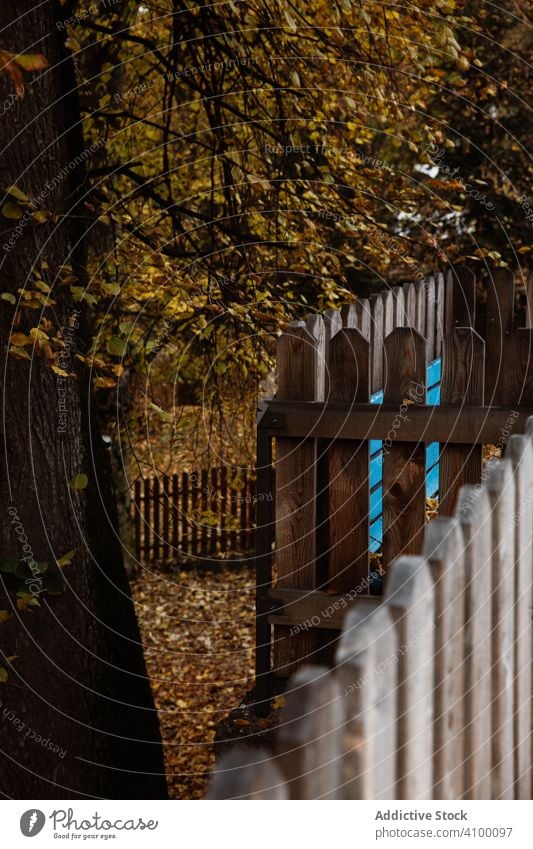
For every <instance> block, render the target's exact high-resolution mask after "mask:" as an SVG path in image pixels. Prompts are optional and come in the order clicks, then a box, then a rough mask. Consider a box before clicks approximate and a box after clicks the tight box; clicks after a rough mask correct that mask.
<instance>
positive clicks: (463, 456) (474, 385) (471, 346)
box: [439, 327, 485, 516]
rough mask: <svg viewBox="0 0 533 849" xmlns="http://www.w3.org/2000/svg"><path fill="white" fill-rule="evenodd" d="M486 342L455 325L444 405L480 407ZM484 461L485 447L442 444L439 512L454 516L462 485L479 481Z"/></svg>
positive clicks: (447, 353) (446, 352)
mask: <svg viewBox="0 0 533 849" xmlns="http://www.w3.org/2000/svg"><path fill="white" fill-rule="evenodd" d="M484 362H485V345H484V342H483V339H481V337H480V336H478V334H477V333H476V332H475V330H472V328H469V327H463V328H455V329H454V330H453V331H452V332H451V333H450V334H449V335H448V336H446V338H445V339H444V342H443V351H442V377H441V404H442V405H446V406H450V407H457V416H458V417H460V416H462V414H463V410H464V408H465V407H466V406H468V405H471V406H481V405H482V404H483V391H484V389H483V388H484V382H485V375H484ZM482 463H483V455H482V446H481V445H479V444H477V445H475V444H472V445H471V446H464V445H450V444H447V443H443V444H441V449H440V473H439V474H440V477H439V490H440V491H439V514H441V515H443V516H445V515H451V514H452V513H453V509H454V506H455V502H456V501H457V495H458V493H459V490H460V488H461V486H462V485H463V484H465V483H479V481H480V480H481V469H482Z"/></svg>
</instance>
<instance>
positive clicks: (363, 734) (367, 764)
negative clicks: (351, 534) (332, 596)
mask: <svg viewBox="0 0 533 849" xmlns="http://www.w3.org/2000/svg"><path fill="white" fill-rule="evenodd" d="M398 657H399V656H398V638H397V635H396V629H395V628H394V627H393V623H392V620H391V616H390V612H389V610H388V608H387V607H386V605H383V604H381V605H380V606H379V607H374V606H373V605H372V604H371V603H370V599H362V600H361V601H360V602H358V603H357V604H356V605H355V606H354V607H353V608H351V609H350V611H349V612H348V614H347V616H346V619H345V624H344V629H343V633H342V635H341V638H340V641H339V645H338V648H337V653H336V658H335V664H336V666H335V669H336V675H337V677H338V679H339V682H340V684H341V686H342V691H343V707H344V724H343V726H342V751H343V760H342V784H343V794H342V795H343V798H344V799H374V800H375V799H394V798H399V797H397V796H395V792H396V753H397V733H396V716H397V715H398V713H397V710H396V693H397V665H398Z"/></svg>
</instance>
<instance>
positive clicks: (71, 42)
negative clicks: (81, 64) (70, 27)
mask: <svg viewBox="0 0 533 849" xmlns="http://www.w3.org/2000/svg"><path fill="white" fill-rule="evenodd" d="M65 47H68V48H69V50H72V52H73V53H77V52H78V50H80V49H81V48H80V45H79V43H78V42H77V41H76V39H75V38H72V36H71V37H70V38H67V39H66V41H65Z"/></svg>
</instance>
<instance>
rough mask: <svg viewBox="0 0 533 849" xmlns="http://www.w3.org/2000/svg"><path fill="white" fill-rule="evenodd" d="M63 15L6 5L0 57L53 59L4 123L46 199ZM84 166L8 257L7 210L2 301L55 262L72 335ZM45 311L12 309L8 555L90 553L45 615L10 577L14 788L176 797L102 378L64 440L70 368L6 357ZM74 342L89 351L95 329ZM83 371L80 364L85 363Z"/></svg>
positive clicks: (19, 171)
mask: <svg viewBox="0 0 533 849" xmlns="http://www.w3.org/2000/svg"><path fill="white" fill-rule="evenodd" d="M62 17H64V13H62V12H61V7H60V5H59V3H55V2H54V0H45V2H41V3H35V1H34V0H17V2H16V3H2V4H0V48H2V49H6V50H10V51H12V52H15V53H22V52H24V51H26V50H27V51H28V52H36V51H37V50H41V51H42V52H44V53H45V55H46V56H47V59H48V61H49V65H50V67H49V69H48V71H47V72H46V73H43V74H41V75H40V76H39V78H38V79H36V78H35V81H34V82H31V84H29V85H28V82H29V80H30V78H29V77H28V76H27V75H26V76H25V79H26V83H27V93H26V96H25V97H24V99H20V98H19V99H16V100H15V101H14V103H13V104H12V106H11V107H10V108H9V111H8V112H7V113H6V114H5V115H4V117H3V118H2V119H1V121H2V123H1V124H0V137H1V138H0V141H1V149H2V154H1V156H2V169H1V174H2V177H1V180H2V183H1V184H0V189H1V190H5V189H6V188H7V187H8V186H10V185H13V184H16V185H18V187H19V188H20V189H22V190H23V191H25V192H26V194H28V195H29V196H30V197H34V196H36V195H39V194H40V193H41V192H42V191H43V190H45V187H46V184H47V182H49V183H50V184H52V181H54V178H56V177H57V176H58V175H59V174H61V173H62V169H63V168H64V167H65V166H67V165H68V164H69V163H73V162H75V161H76V156H78V155H79V154H80V147H81V148H83V141H82V135H81V132H80V123H79V121H80V115H79V110H78V106H77V99H76V95H75V93H73V92H74V89H75V82H74V74H73V67H72V62H71V60H70V58H69V53H68V51H67V50H66V49H65V46H64V43H63V40H64V30H61V29H59V28H58V27H57V26H56V23H57V20H61V19H62ZM11 92H13V85H12V83H11V81H10V80H9V79H8V77H7V76H5V75H2V76H0V95H1V97H0V100H1V102H4V100H5V99H6V98H7V97H8V96H9V94H10V93H11ZM82 169H83V164H82V163H81V164H78V165H75V166H74V167H73V168H72V170H71V171H70V172H68V173H66V174H65V175H64V176H62V177H61V179H60V180H57V181H56V182H55V184H54V188H53V189H51V190H50V191H49V193H48V194H47V195H46V202H45V203H44V206H45V207H46V208H47V209H49V210H51V211H53V212H54V213H57V214H58V216H59V218H58V221H57V222H56V223H47V224H44V225H42V224H37V222H35V221H29V222H28V223H27V224H25V226H24V227H23V228H22V231H21V233H20V234H19V236H18V237H17V239H16V240H15V243H14V244H13V245H12V246H9V245H8V249H7V250H6V249H5V247H2V245H4V246H5V245H6V244H7V243H8V240H9V239H10V237H11V236H12V235H13V233H14V232H15V230H14V228H15V227H16V226H17V225H18V224H19V222H17V221H14V220H12V219H10V218H6V217H4V216H2V215H0V229H1V231H2V237H1V240H0V292H10V293H12V294H14V295H15V296H16V298H17V299H18V295H19V293H18V290H19V289H23V288H24V287H26V288H27V289H28V288H30V289H31V288H32V271H33V269H34V268H37V267H41V268H42V263H43V262H46V263H47V264H48V270H47V271H45V272H44V274H45V275H48V277H47V278H46V277H45V279H47V280H48V282H49V283H53V282H54V281H56V285H54V286H53V290H52V293H51V295H52V297H53V299H54V301H55V306H53V307H52V308H50V309H48V310H46V311H45V314H46V315H48V317H49V318H50V319H51V321H52V322H53V323H54V324H55V325H57V326H59V327H60V328H66V327H67V326H68V324H69V319H70V318H71V317H72V310H73V308H74V305H73V303H72V299H71V294H70V290H69V286H66V285H60V286H58V285H57V280H56V275H57V273H58V271H59V268H60V266H61V264H62V263H64V262H69V261H71V262H75V263H76V264H77V267H78V270H79V271H80V273H81V269H82V266H83V258H84V257H83V247H80V245H78V247H76V245H77V244H78V241H79V238H80V235H81V232H80V221H82V219H81V216H80V210H81V206H78V207H77V209H75V211H74V214H73V200H74V203H75V204H76V203H77V197H76V195H77V193H79V191H80V182H81V180H82V178H83V172H82ZM2 194H3V191H2ZM81 244H82V243H81ZM73 252H74V253H73ZM38 317H39V311H38V310H28V309H23V310H20V309H19V308H18V307H15V306H14V305H12V304H11V303H10V302H9V301H7V300H0V336H1V348H0V353H1V365H2V407H3V414H4V419H3V426H2V433H1V442H0V455H1V464H2V465H1V468H0V481H1V484H0V517H1V519H0V546H1V547H0V561H2V560H5V558H10V557H15V558H22V557H23V556H25V555H27V556H29V557H31V558H33V559H34V560H35V561H36V562H47V563H48V564H49V572H48V573H47V574H49V573H50V571H52V564H54V562H55V560H56V559H57V558H59V557H61V556H62V555H63V554H64V553H65V552H68V551H70V550H71V549H75V550H76V555H75V557H74V559H73V561H72V563H71V565H69V566H67V567H66V568H65V569H64V570H63V574H64V578H65V580H66V582H67V588H66V591H65V592H64V593H63V594H61V595H49V594H48V593H40V592H38V593H37V594H36V595H37V596H38V599H39V602H40V607H39V608H34V609H33V610H30V609H26V610H19V609H18V608H17V605H16V603H15V596H14V594H13V592H12V591H11V590H10V589H9V588H8V581H9V576H7V575H6V574H5V571H4V572H3V571H0V609H2V610H6V611H9V613H10V614H11V618H10V619H9V620H8V621H5V622H0V648H1V653H0V667H4V669H6V670H7V671H8V678H7V681H4V682H3V683H0V791H1V793H2V794H3V796H4V797H8V798H18V799H26V798H34V799H42V798H85V797H96V798H126V799H128V798H130V799H136V798H164V797H165V795H166V784H165V779H164V768H163V759H162V750H161V741H160V735H159V726H158V721H157V714H156V712H155V709H154V705H153V700H152V696H151V692H150V687H149V683H148V680H147V677H146V669H145V665H144V658H143V654H142V648H141V644H140V638H139V631H138V627H137V622H136V619H135V614H134V610H133V605H132V602H131V597H130V592H129V587H128V582H127V579H126V577H125V574H124V569H123V563H122V553H121V547H120V544H119V542H118V538H117V535H116V511H115V509H114V505H113V503H112V498H111V496H110V493H111V486H110V469H109V462H108V457H107V456H106V452H105V449H104V447H103V443H102V440H101V436H100V432H99V428H98V426H97V424H96V423H95V421H94V418H93V414H92V409H93V408H92V405H91V402H90V392H89V390H88V386H87V384H88V379H89V376H88V374H86V373H84V371H83V370H82V369H81V368H80V369H77V371H78V375H77V379H72V378H71V379H68V380H67V381H66V385H67V396H66V408H67V413H66V428H65V432H64V433H60V432H58V426H59V424H60V422H59V409H58V408H59V403H58V402H59V397H58V385H59V384H58V377H57V375H55V374H54V373H53V372H52V371H51V369H50V367H49V365H47V364H46V363H45V361H44V358H43V357H42V355H36V354H34V355H33V356H32V361H31V363H30V362H28V361H27V360H21V359H14V358H13V357H12V356H8V355H7V352H6V350H7V344H8V338H9V335H10V333H12V332H14V331H15V332H26V333H27V332H28V330H29V328H30V327H31V326H34V325H35V324H36V323H37V319H38ZM74 338H75V343H76V345H79V346H80V347H81V348H83V322H82V324H81V326H80V328H76V329H75V337H74ZM27 350H28V349H27ZM29 350H30V351H31V349H29ZM75 363H76V360H75V358H74V357H72V361H71V364H72V368H75ZM81 472H85V473H86V474H87V475H88V478H89V483H88V486H87V488H86V489H83V490H74V489H72V488H70V487H69V485H68V484H69V481H71V480H72V478H73V477H74V476H75V475H77V474H79V473H81ZM14 511H15V512H14ZM24 546H26V548H24ZM28 548H29V549H30V552H31V554H29V552H28ZM27 562H29V561H27ZM37 577H39V575H38V576H37ZM41 577H42V576H41ZM2 655H3V656H2ZM13 655H16V659H15V660H14V661H13V662H9V661H8V660H7V659H6V658H8V657H10V656H13ZM57 747H60V751H59V752H57V750H56V751H55V752H54V748H56V749H57ZM63 753H64V754H63Z"/></svg>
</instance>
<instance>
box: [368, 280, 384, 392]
mask: <svg viewBox="0 0 533 849" xmlns="http://www.w3.org/2000/svg"><path fill="white" fill-rule="evenodd" d="M370 310H371V325H370V350H371V357H370V373H371V377H372V392H378V391H379V390H380V389H383V343H384V339H385V337H384V328H383V319H384V313H383V298H382V297H381V296H380V295H373V296H372V297H371V299H370Z"/></svg>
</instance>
